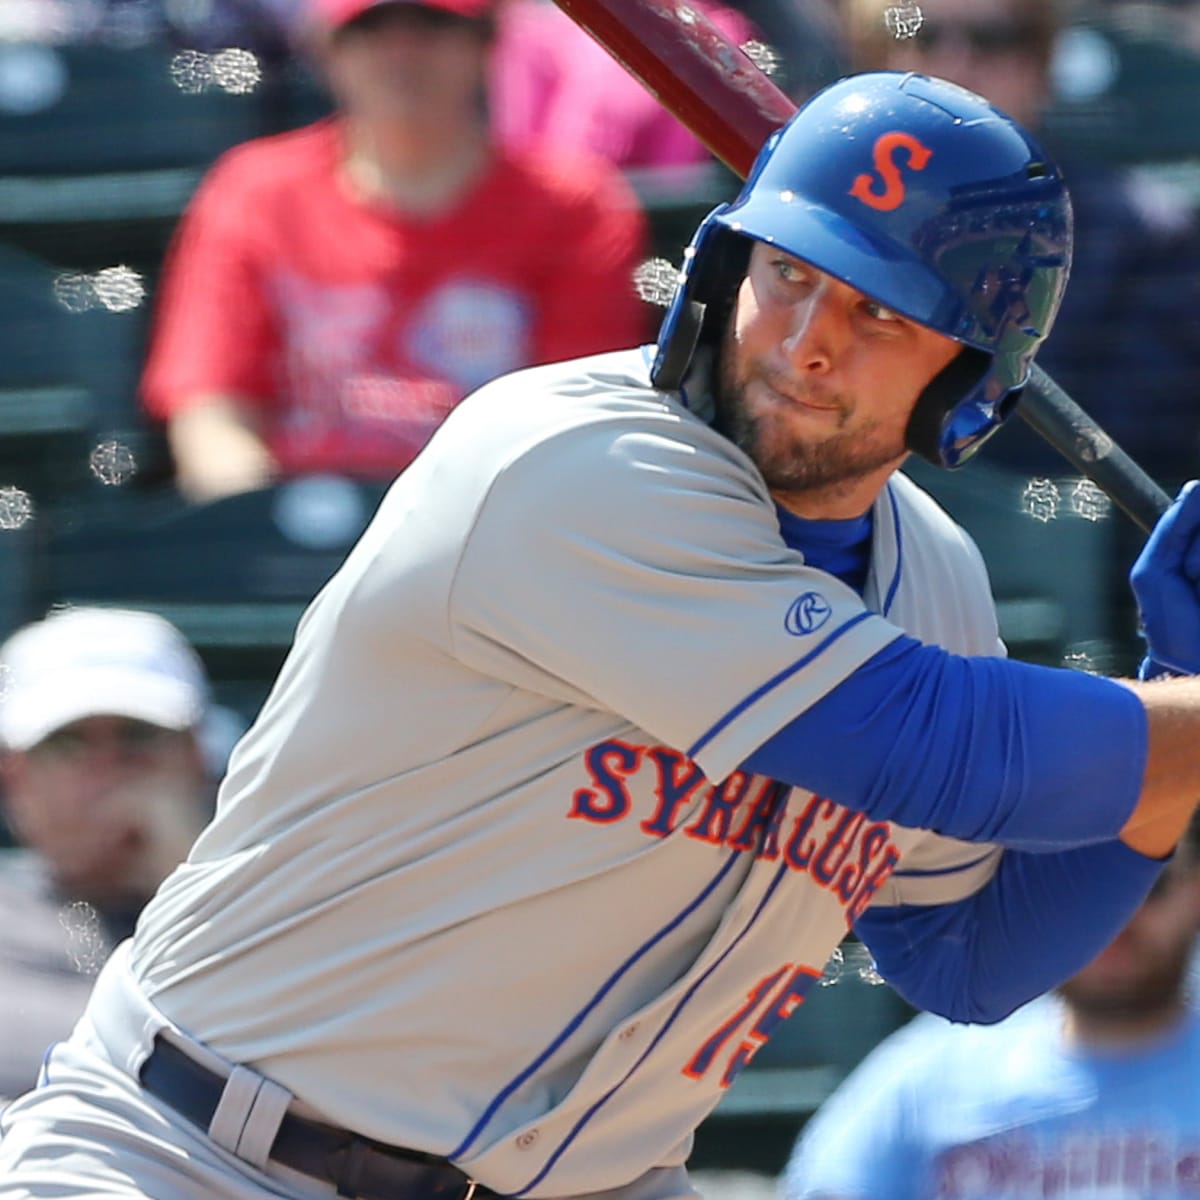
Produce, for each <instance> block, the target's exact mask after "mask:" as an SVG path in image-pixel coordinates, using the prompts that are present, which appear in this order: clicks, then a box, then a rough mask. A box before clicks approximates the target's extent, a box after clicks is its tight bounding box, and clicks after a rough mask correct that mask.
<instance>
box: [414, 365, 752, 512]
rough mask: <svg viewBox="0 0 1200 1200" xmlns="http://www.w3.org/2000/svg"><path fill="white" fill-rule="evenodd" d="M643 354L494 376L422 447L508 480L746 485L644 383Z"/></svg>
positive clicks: (715, 447) (670, 402) (725, 447)
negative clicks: (545, 476)
mask: <svg viewBox="0 0 1200 1200" xmlns="http://www.w3.org/2000/svg"><path fill="white" fill-rule="evenodd" d="M653 353H654V347H653V346H640V347H636V348H632V349H626V350H615V351H609V352H606V353H602V354H595V355H589V356H586V357H583V358H576V359H570V360H567V361H564V362H556V363H548V364H545V365H542V366H534V367H527V368H525V369H523V370H520V371H515V372H513V373H511V374H509V375H505V376H501V377H500V378H498V379H495V380H493V381H492V382H490V383H487V384H485V385H484V386H483V387H482V388H480V389H479V390H478V391H476V392H474V393H472V394H471V395H470V396H468V397H467V398H466V399H465V400H464V401H463V402H462V403H461V404H460V405H459V406H458V407H457V408H456V409H455V410H454V412H452V413H451V414H450V416H449V418H448V419H447V420H446V421H445V422H444V423H443V425H442V427H441V428H440V429H439V430H438V432H437V433H436V434H435V435H434V439H433V441H432V442H431V443H430V447H429V449H431V450H433V451H434V453H435V455H437V456H439V457H441V456H447V455H448V456H450V457H452V458H453V459H454V460H455V461H456V463H460V464H461V463H462V462H463V461H464V460H469V461H470V463H471V464H472V469H473V472H474V473H475V474H477V475H478V476H480V477H491V478H496V477H499V476H501V475H503V476H505V477H506V478H508V479H509V480H510V481H511V480H514V479H516V478H519V477H525V478H535V477H536V476H537V475H538V473H539V472H541V471H543V470H549V471H553V472H554V474H555V475H556V476H558V477H559V478H565V477H570V478H572V480H573V482H574V483H575V485H576V487H577V488H583V487H584V486H585V481H586V482H587V486H589V487H592V488H593V489H595V488H601V487H608V488H610V489H611V490H613V491H622V492H627V491H628V490H629V489H634V490H642V489H645V488H648V487H653V486H654V482H655V479H662V478H664V477H670V478H674V479H676V480H683V479H690V480H692V481H693V483H694V484H696V485H699V486H710V485H712V486H716V483H715V482H714V481H716V480H718V479H723V480H725V481H726V482H729V481H730V480H731V479H732V477H733V476H735V475H736V476H738V477H739V479H740V481H741V483H742V484H743V486H745V487H750V488H753V487H754V486H755V480H756V478H757V476H755V474H754V472H753V471H752V469H750V467H749V465H748V463H747V462H746V460H744V457H743V456H742V455H741V453H740V452H739V451H738V450H737V449H736V448H735V447H734V446H733V445H732V443H731V442H729V441H728V439H726V438H724V437H722V436H721V435H720V434H718V433H717V432H715V431H714V430H713V429H712V428H711V427H710V426H709V425H708V424H707V422H706V421H704V420H703V419H702V418H701V417H700V416H698V415H697V414H696V413H694V412H692V411H691V410H689V408H688V407H687V405H686V404H685V403H684V402H683V400H682V398H681V397H680V396H679V395H678V394H676V393H673V392H664V391H660V390H659V389H657V388H655V387H654V385H653V384H652V383H651V381H650V363H651V361H652V356H653ZM410 469H411V468H410ZM704 479H707V480H708V481H709V482H708V483H704V484H702V483H701V480H704ZM760 490H762V489H761V486H760ZM763 498H764V500H765V490H764V491H763Z"/></svg>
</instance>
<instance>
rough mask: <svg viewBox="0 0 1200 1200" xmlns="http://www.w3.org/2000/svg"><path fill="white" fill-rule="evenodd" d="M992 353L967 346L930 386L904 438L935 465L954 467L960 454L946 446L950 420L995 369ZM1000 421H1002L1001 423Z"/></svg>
mask: <svg viewBox="0 0 1200 1200" xmlns="http://www.w3.org/2000/svg"><path fill="white" fill-rule="evenodd" d="M991 365H992V361H991V355H988V354H985V353H984V352H983V351H982V350H975V349H973V348H972V347H970V346H964V347H963V348H962V349H961V350H960V351H959V352H958V353H957V354H956V355H955V356H954V357H953V358H952V359H951V360H950V361H949V362H948V363H947V364H946V365H945V366H944V367H943V368H942V369H941V370H940V371H939V372H938V373H937V374H936V375H935V376H934V377H933V378H932V379H931V380H930V381H929V382H928V383H927V384H926V385H925V388H924V390H923V391H922V392H921V394H920V395H919V396H918V397H917V402H916V404H915V405H914V406H913V410H912V414H911V416H910V417H909V418H908V428H907V429H906V430H905V435H904V440H905V444H906V445H907V446H908V448H909V449H910V450H911V451H913V452H914V453H915V454H919V455H920V456H921V457H922V458H923V459H925V460H926V461H927V462H931V463H932V464H933V465H934V466H935V467H953V466H957V465H958V463H959V461H960V460H959V458H958V457H957V456H956V455H951V454H948V448H947V447H946V445H945V438H946V432H947V431H946V420H947V418H948V417H949V416H950V414H951V413H952V412H953V411H954V409H955V408H956V407H957V406H958V405H960V404H961V403H962V401H963V397H964V396H969V395H970V394H972V393H973V392H974V391H975V389H976V388H977V387H979V385H980V384H981V383H982V382H983V380H984V378H985V377H986V375H987V373H988V371H989V370H990V369H991ZM997 424H999V422H997Z"/></svg>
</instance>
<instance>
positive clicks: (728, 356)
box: [713, 327, 907, 493]
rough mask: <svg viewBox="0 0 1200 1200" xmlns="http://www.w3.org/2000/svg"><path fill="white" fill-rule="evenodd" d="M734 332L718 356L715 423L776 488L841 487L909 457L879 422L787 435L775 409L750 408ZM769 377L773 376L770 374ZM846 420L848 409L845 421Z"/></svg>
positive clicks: (769, 484)
mask: <svg viewBox="0 0 1200 1200" xmlns="http://www.w3.org/2000/svg"><path fill="white" fill-rule="evenodd" d="M732 337H733V334H732V327H731V328H730V329H729V331H728V332H727V333H726V335H725V342H724V345H723V346H722V347H721V352H720V354H719V355H718V356H717V369H716V371H715V372H714V379H713V403H714V407H715V416H714V419H713V426H714V428H715V429H717V431H718V432H719V433H722V434H724V435H725V436H726V437H727V438H728V439H729V440H730V441H731V442H733V444H734V445H735V446H737V447H738V449H739V450H741V451H742V452H743V453H744V454H745V455H747V457H749V458H750V459H751V460H752V461H753V463H754V465H755V466H756V467H758V470H759V473H760V474H761V475H762V477H763V479H764V480H765V481H766V484H767V487H769V488H770V489H771V490H772V491H778V492H810V493H811V492H817V491H838V490H840V489H842V488H843V487H847V486H849V485H853V484H855V483H857V482H858V481H859V480H860V479H862V478H863V477H865V476H867V475H871V474H873V473H874V472H876V471H879V470H881V469H882V468H883V467H886V466H888V465H889V464H891V463H894V462H896V460H897V459H899V458H903V457H904V455H905V453H906V452H907V451H906V448H905V447H904V446H888V447H885V446H884V445H883V444H882V443H881V442H880V440H879V438H877V437H876V436H875V434H876V432H877V430H878V429H879V425H878V423H877V422H871V423H869V424H866V425H860V426H859V427H858V428H856V429H854V430H852V431H847V430H842V431H839V432H837V433H834V434H833V435H832V436H830V437H827V438H824V439H822V440H821V441H819V442H817V443H812V444H810V443H807V442H802V441H798V440H796V439H795V438H788V437H786V436H785V435H783V434H781V433H780V432H779V431H778V429H777V428H776V422H775V421H774V420H773V416H772V415H771V414H768V415H767V416H766V417H762V416H756V415H754V414H753V413H751V412H750V411H749V410H748V408H747V405H746V403H745V383H744V381H743V380H740V379H738V378H737V377H736V375H735V374H734V368H733V365H732V364H733V361H734V355H733V353H732V346H731V341H732ZM766 382H767V383H768V384H771V382H772V381H771V379H770V378H769V377H768V378H767V379H766ZM845 419H846V415H845V409H843V423H844V421H845Z"/></svg>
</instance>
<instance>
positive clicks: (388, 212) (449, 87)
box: [142, 0, 650, 500]
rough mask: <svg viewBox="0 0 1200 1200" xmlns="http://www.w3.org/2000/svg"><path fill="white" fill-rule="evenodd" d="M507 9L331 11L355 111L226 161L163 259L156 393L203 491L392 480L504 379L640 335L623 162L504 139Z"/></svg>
mask: <svg viewBox="0 0 1200 1200" xmlns="http://www.w3.org/2000/svg"><path fill="white" fill-rule="evenodd" d="M494 2H495V0H312V4H313V10H312V16H313V30H314V34H313V36H314V45H315V47H316V50H317V52H318V55H319V59H320V63H321V66H322V67H323V69H324V72H325V75H326V77H327V79H328V81H329V84H330V87H331V90H332V92H333V94H334V97H335V99H336V101H337V106H338V110H337V113H336V114H335V115H334V116H333V117H331V118H328V119H326V120H323V121H320V122H318V123H316V124H315V125H310V126H307V127H305V128H303V129H299V130H296V131H294V132H290V133H285V134H281V135H278V136H275V137H271V138H264V139H259V140H256V141H253V142H248V143H246V144H244V145H242V146H239V147H236V148H235V149H234V150H232V151H230V152H229V153H228V154H226V155H225V156H224V157H223V158H222V159H220V160H219V161H218V162H217V164H216V165H215V166H214V167H213V169H212V171H211V172H210V173H209V175H208V176H207V178H206V179H205V180H204V182H203V183H202V185H201V187H200V189H199V191H198V192H197V194H196V196H195V197H194V199H193V200H192V203H191V204H190V205H189V208H188V210H187V212H186V214H185V216H184V219H183V222H182V224H181V227H180V229H179V231H178V233H177V235H176V238H175V242H174V244H173V246H172V249H171V252H170V254H169V256H168V260H167V264H166V271H165V274H164V278H163V284H162V288H161V292H160V295H159V297H158V308H157V313H156V319H155V327H154V330H153V335H152V340H151V347H150V354H149V359H148V361H147V364H146V370H145V373H144V376H143V380H142V394H143V399H144V402H145V404H146V407H147V409H148V411H149V412H150V413H151V414H152V415H154V416H156V417H159V418H162V419H164V420H165V421H166V423H167V434H168V438H169V441H170V445H171V449H172V452H173V455H174V458H175V464H176V474H177V480H178V483H179V486H180V488H181V490H182V491H183V492H184V493H185V494H186V495H188V496H190V497H191V498H193V499H196V500H207V499H213V498H216V497H218V496H221V495H226V494H229V493H232V492H237V491H244V490H248V489H252V488H256V487H262V486H265V485H267V484H269V483H270V482H271V481H272V480H274V479H276V478H279V477H287V476H294V475H297V474H302V473H307V472H317V471H335V472H339V473H342V474H348V475H354V476H357V477H360V478H367V479H389V478H390V477H391V476H393V475H394V474H396V473H397V472H398V471H400V470H402V469H403V468H404V467H405V466H406V465H407V464H408V463H409V462H410V461H411V460H412V458H413V457H414V456H415V455H416V453H417V452H418V451H419V450H420V449H421V447H422V446H423V445H424V444H425V442H426V441H427V440H428V438H429V437H430V436H431V434H432V433H433V431H434V429H435V428H436V427H437V425H438V424H439V423H440V421H441V420H442V419H443V418H444V417H445V415H446V414H447V413H448V412H449V411H450V409H451V408H453V406H454V405H455V404H456V403H457V402H458V401H459V400H460V399H461V398H462V397H463V396H464V395H465V394H466V393H467V392H468V391H470V390H472V389H473V388H475V387H477V386H478V385H479V384H481V383H483V382H485V381H486V380H488V379H491V378H492V377H494V376H496V375H500V374H503V373H505V372H506V371H510V370H513V369H514V368H517V367H521V366H525V365H528V364H533V363H540V362H550V361H554V360H556V359H563V358H570V357H573V356H575V355H579V354H587V353H591V352H599V351H603V350H610V349H614V348H616V347H619V346H624V345H629V344H631V343H636V342H638V341H639V340H644V338H645V335H646V334H647V332H648V329H649V325H648V321H649V316H650V310H649V308H648V306H646V305H645V304H644V303H643V302H642V301H641V300H639V299H638V297H637V294H636V291H635V289H634V285H633V273H634V270H635V268H636V266H637V264H638V263H639V262H640V261H641V259H642V257H643V255H644V252H645V249H646V241H647V229H646V221H645V216H644V214H643V213H642V211H641V209H640V207H639V205H638V202H637V199H636V197H635V195H634V193H633V191H632V189H631V188H630V186H629V185H628V183H627V182H626V181H625V180H624V178H623V176H622V175H621V174H620V172H619V171H618V170H617V168H615V167H613V166H612V165H610V164H608V163H606V162H604V161H602V160H601V159H599V158H593V157H585V156H583V155H571V156H565V155H563V154H562V153H560V152H556V153H555V154H553V155H550V154H549V153H548V152H540V153H539V152H520V153H517V152H508V151H502V150H500V149H498V148H497V147H496V145H495V144H494V142H493V140H492V137H491V134H490V132H489V130H488V128H487V122H486V118H485V117H484V108H483V104H482V96H483V92H484V81H485V79H486V76H487V69H488V68H487V64H488V56H489V52H490V48H491V45H492V38H493V8H494Z"/></svg>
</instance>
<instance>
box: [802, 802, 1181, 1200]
mask: <svg viewBox="0 0 1200 1200" xmlns="http://www.w3.org/2000/svg"><path fill="white" fill-rule="evenodd" d="M1198 865H1200V848H1198V839H1197V823H1196V821H1195V820H1193V822H1192V827H1191V829H1190V830H1189V832H1188V836H1187V837H1186V838H1185V839H1184V841H1183V842H1182V843H1181V845H1180V847H1179V849H1178V850H1177V851H1176V856H1175V859H1174V861H1173V862H1172V863H1171V864H1170V865H1169V866H1168V867H1167V869H1166V871H1164V873H1163V874H1162V876H1161V877H1160V879H1159V881H1158V883H1157V884H1156V885H1155V888H1154V890H1153V891H1152V892H1151V893H1150V895H1149V897H1148V898H1147V899H1146V901H1145V902H1144V903H1143V904H1142V906H1141V908H1140V909H1138V911H1137V912H1136V913H1135V914H1134V916H1133V917H1132V919H1131V920H1130V922H1129V924H1128V925H1127V926H1126V927H1125V929H1124V930H1123V931H1122V932H1121V933H1120V934H1118V935H1117V937H1116V938H1115V939H1114V941H1113V942H1112V943H1111V944H1110V945H1109V946H1108V948H1107V949H1106V950H1104V951H1103V952H1102V953H1101V954H1100V955H1099V957H1097V958H1096V959H1094V960H1093V962H1092V963H1091V964H1090V965H1089V966H1087V967H1085V968H1084V969H1083V970H1082V971H1080V972H1079V973H1078V974H1077V975H1075V976H1074V977H1073V978H1072V979H1070V980H1068V981H1067V983H1065V984H1064V985H1063V986H1062V988H1061V989H1060V991H1059V995H1058V996H1057V997H1056V998H1054V999H1047V998H1043V999H1041V1000H1037V1001H1034V1002H1033V1003H1032V1004H1030V1005H1027V1006H1026V1007H1025V1008H1024V1009H1021V1010H1019V1011H1018V1012H1017V1013H1015V1014H1014V1015H1013V1016H1011V1017H1009V1018H1008V1019H1007V1020H1005V1021H1003V1022H1001V1023H1000V1024H999V1025H992V1026H962V1025H957V1026H956V1025H950V1024H949V1023H948V1022H946V1021H944V1020H942V1019H940V1018H937V1017H932V1016H929V1015H927V1014H925V1015H922V1016H919V1017H917V1018H916V1019H915V1020H914V1021H913V1022H912V1023H911V1024H910V1025H908V1026H906V1027H905V1028H904V1029H901V1030H899V1031H898V1032H897V1033H894V1034H892V1036H891V1037H890V1038H888V1039H887V1040H885V1041H884V1042H883V1043H881V1045H880V1046H878V1047H877V1048H876V1049H875V1050H874V1051H873V1052H872V1054H871V1055H870V1056H868V1058H867V1059H866V1060H864V1062H863V1063H862V1064H861V1065H860V1066H859V1067H858V1068H857V1069H856V1070H855V1071H854V1072H852V1074H851V1075H850V1076H849V1078H848V1079H847V1080H846V1081H845V1083H843V1085H842V1086H841V1087H840V1088H839V1089H838V1091H837V1092H835V1093H834V1095H833V1096H832V1097H831V1098H830V1099H829V1100H828V1101H827V1102H826V1104H825V1105H824V1106H823V1107H822V1109H821V1111H820V1112H819V1113H818V1114H817V1115H816V1117H815V1118H814V1119H813V1120H812V1122H811V1123H810V1124H809V1125H808V1126H807V1127H806V1129H805V1131H804V1133H803V1135H802V1137H801V1139H800V1141H799V1143H798V1144H797V1147H796V1149H795V1151H794V1152H793V1155H792V1158H791V1161H790V1162H789V1163H788V1166H787V1169H786V1171H785V1173H784V1176H783V1179H782V1181H781V1187H780V1196H781V1200H817V1198H820V1200H835V1198H842V1200H850V1198H855V1200H868V1198H869V1200H932V1198H934V1197H937V1198H939V1200H1035V1197H1036V1198H1037V1200H1043V1198H1044V1197H1046V1196H1056V1197H1061V1198H1062V1200H1068V1198H1070V1197H1078V1198H1080V1200H1082V1198H1083V1197H1091V1198H1095V1197H1101V1196H1107V1197H1118V1196H1119V1197H1131V1198H1132V1197H1138V1198H1139V1200H1151V1198H1153V1200H1182V1198H1183V1197H1185V1196H1194V1195H1195V1194H1196V1189H1197V1185H1198V1182H1200V1074H1198V1072H1197V1067H1196V1065H1197V1063H1198V1062H1200V1013H1197V1011H1196V1010H1195V1008H1193V1007H1190V1006H1189V1003H1188V996H1187V989H1186V983H1185V981H1186V979H1187V974H1188V961H1189V958H1190V957H1191V954H1192V949H1193V947H1194V945H1195V941H1196V934H1197V931H1198V930H1200V869H1198Z"/></svg>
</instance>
